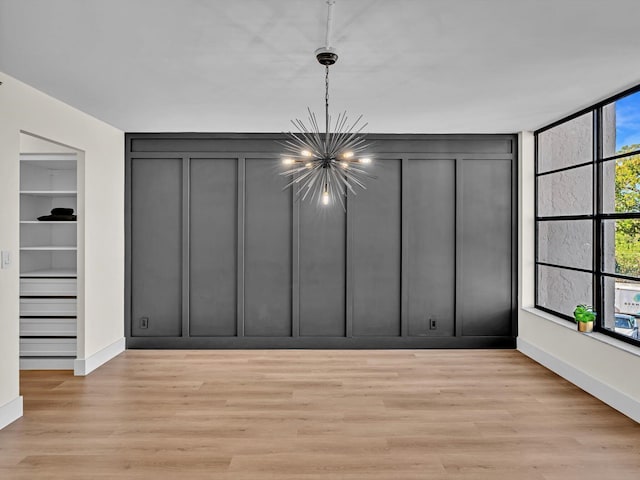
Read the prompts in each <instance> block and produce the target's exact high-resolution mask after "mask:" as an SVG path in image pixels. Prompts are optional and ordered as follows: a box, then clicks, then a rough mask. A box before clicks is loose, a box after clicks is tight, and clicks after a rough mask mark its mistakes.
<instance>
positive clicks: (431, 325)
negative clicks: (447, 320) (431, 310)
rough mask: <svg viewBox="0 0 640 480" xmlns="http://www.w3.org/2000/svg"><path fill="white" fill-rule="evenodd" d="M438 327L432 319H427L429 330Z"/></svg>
mask: <svg viewBox="0 0 640 480" xmlns="http://www.w3.org/2000/svg"><path fill="white" fill-rule="evenodd" d="M437 328H438V323H437V322H436V321H435V320H434V319H433V318H430V319H429V330H436V329H437Z"/></svg>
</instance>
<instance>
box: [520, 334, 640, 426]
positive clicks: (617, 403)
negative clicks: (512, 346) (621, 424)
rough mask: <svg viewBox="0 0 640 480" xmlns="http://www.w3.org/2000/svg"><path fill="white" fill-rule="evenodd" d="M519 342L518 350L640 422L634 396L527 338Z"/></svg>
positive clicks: (638, 408) (639, 414)
mask: <svg viewBox="0 0 640 480" xmlns="http://www.w3.org/2000/svg"><path fill="white" fill-rule="evenodd" d="M517 342H518V344H517V348H518V350H519V351H520V352H522V353H523V354H525V355H526V356H527V357H529V358H531V359H533V360H535V361H536V362H538V363H539V364H541V365H543V366H545V367H547V368H548V369H549V370H551V371H552V372H555V373H557V374H558V375H560V376H561V377H562V378H564V379H566V380H568V381H570V382H571V383H573V384H574V385H576V386H578V387H580V388H581V389H582V390H584V391H585V392H587V393H590V394H591V395H593V396H594V397H596V398H598V399H600V400H602V401H603V402H604V403H606V404H607V405H609V406H611V407H613V408H615V409H616V410H618V411H619V412H621V413H623V414H625V415H626V416H627V417H629V418H631V419H633V420H635V421H636V422H638V423H640V402H638V401H637V400H635V399H634V398H632V397H630V396H628V395H627V394H625V393H623V392H621V391H619V390H617V389H615V388H613V387H611V386H610V385H607V384H606V383H603V382H601V381H600V380H598V379H596V378H594V377H592V376H591V375H589V374H587V373H585V372H583V371H582V370H579V369H577V368H576V367H574V366H573V365H570V364H568V363H566V362H565V361H563V360H560V359H558V358H556V357H554V356H553V355H551V354H550V353H547V352H545V351H544V350H542V349H540V348H538V347H536V346H535V345H533V344H531V343H529V342H527V341H526V340H521V339H519V338H518V339H517Z"/></svg>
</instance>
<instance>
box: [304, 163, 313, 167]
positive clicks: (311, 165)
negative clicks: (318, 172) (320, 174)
mask: <svg viewBox="0 0 640 480" xmlns="http://www.w3.org/2000/svg"><path fill="white" fill-rule="evenodd" d="M305 167H307V168H313V162H307V163H306V164H305Z"/></svg>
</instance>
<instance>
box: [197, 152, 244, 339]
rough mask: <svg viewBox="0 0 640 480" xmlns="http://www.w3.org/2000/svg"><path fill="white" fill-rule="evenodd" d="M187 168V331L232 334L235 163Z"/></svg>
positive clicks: (199, 161)
mask: <svg viewBox="0 0 640 480" xmlns="http://www.w3.org/2000/svg"><path fill="white" fill-rule="evenodd" d="M189 165H190V168H189V175H190V184H189V192H190V197H189V212H190V219H189V222H190V224H189V225H190V226H189V247H190V248H189V333H190V335H192V336H216V335H222V336H228V335H235V334H236V307H237V300H236V287H237V280H236V279H237V268H236V267H237V254H238V252H237V229H236V222H237V219H236V212H237V201H238V166H237V159H235V158H232V159H228V158H220V159H215V160H212V159H209V158H194V159H191V160H190V161H189Z"/></svg>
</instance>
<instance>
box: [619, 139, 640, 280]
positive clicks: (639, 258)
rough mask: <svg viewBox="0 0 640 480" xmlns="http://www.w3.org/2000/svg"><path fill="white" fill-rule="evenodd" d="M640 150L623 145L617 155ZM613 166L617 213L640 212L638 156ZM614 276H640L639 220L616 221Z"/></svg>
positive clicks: (633, 146)
mask: <svg viewBox="0 0 640 480" xmlns="http://www.w3.org/2000/svg"><path fill="white" fill-rule="evenodd" d="M638 150H640V144H634V145H625V146H624V147H622V148H621V149H620V150H619V151H618V152H617V153H618V154H622V153H628V152H634V151H638ZM615 162H616V174H615V201H616V207H615V211H616V213H628V212H640V154H638V155H632V156H631V157H625V158H621V159H618V160H615ZM615 248H616V273H620V274H622V275H632V276H640V220H618V221H617V222H616V233H615Z"/></svg>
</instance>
